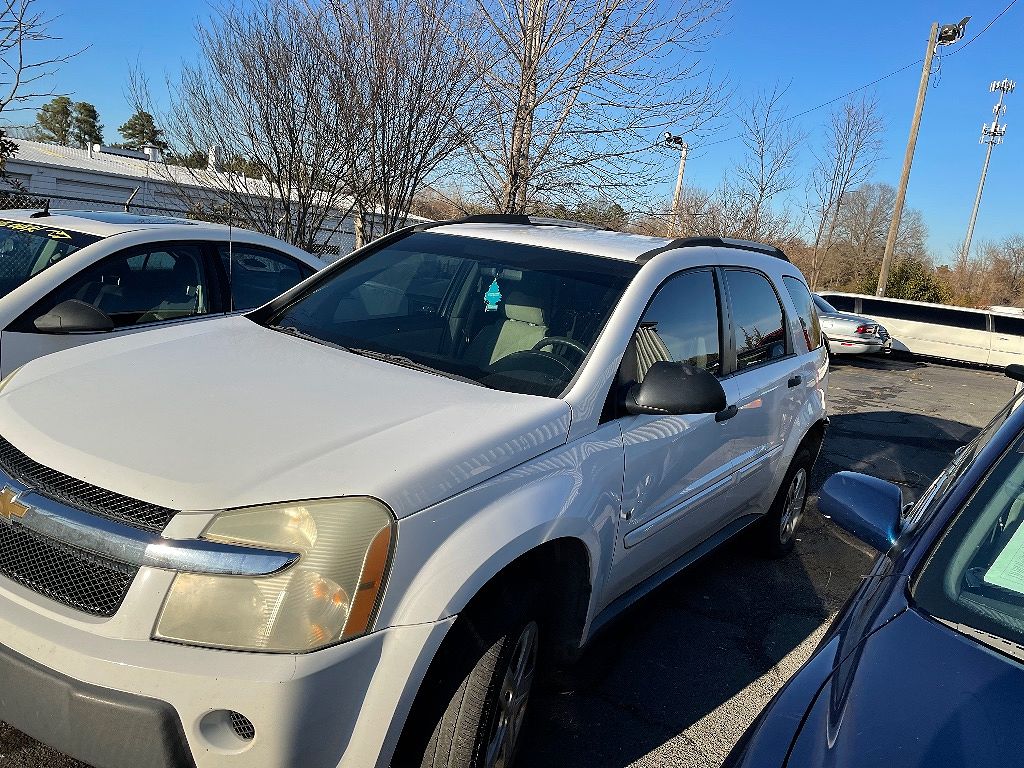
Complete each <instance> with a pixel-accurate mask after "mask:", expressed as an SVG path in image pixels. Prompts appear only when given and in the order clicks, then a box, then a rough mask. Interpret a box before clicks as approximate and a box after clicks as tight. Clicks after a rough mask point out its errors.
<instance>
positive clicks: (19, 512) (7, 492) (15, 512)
mask: <svg viewBox="0 0 1024 768" xmlns="http://www.w3.org/2000/svg"><path fill="white" fill-rule="evenodd" d="M27 512H28V507H26V506H25V505H24V504H22V503H21V502H20V501H18V492H17V491H15V490H14V489H13V488H11V486H9V485H5V486H4V488H3V490H2V491H0V517H2V518H4V519H6V520H13V519H14V518H18V519H19V520H20V519H21V518H23V517H24V516H25V513H27Z"/></svg>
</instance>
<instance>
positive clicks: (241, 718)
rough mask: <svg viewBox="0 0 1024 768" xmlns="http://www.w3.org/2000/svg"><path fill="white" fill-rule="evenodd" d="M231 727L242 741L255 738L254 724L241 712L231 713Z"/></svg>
mask: <svg viewBox="0 0 1024 768" xmlns="http://www.w3.org/2000/svg"><path fill="white" fill-rule="evenodd" d="M231 729H232V730H233V731H234V732H235V735H236V736H238V738H240V739H241V740H242V741H252V740H253V739H254V738H256V726H255V725H253V724H252V720H250V719H249V718H248V717H246V716H245V715H243V714H242V713H241V712H232V713H231Z"/></svg>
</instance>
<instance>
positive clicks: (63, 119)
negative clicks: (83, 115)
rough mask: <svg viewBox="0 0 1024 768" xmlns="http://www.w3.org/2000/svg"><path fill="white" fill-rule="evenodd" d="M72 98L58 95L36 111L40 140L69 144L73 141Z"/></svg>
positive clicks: (37, 131) (37, 133) (37, 130)
mask: <svg viewBox="0 0 1024 768" xmlns="http://www.w3.org/2000/svg"><path fill="white" fill-rule="evenodd" d="M71 111H72V109H71V99H69V98H68V97H67V96H57V97H55V98H54V99H52V100H51V101H48V102H47V103H46V104H43V106H42V108H41V109H40V110H39V111H38V112H36V135H37V136H38V137H39V140H40V141H51V142H54V143H55V144H63V145H64V146H67V145H68V144H70V143H71Z"/></svg>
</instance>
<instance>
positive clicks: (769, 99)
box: [723, 86, 806, 240]
mask: <svg viewBox="0 0 1024 768" xmlns="http://www.w3.org/2000/svg"><path fill="white" fill-rule="evenodd" d="M783 96H785V89H780V88H779V87H778V86H776V87H775V88H774V89H773V90H772V91H771V92H770V93H759V94H758V95H757V96H756V97H755V98H754V99H753V100H752V101H751V102H750V103H749V104H748V105H747V109H746V111H745V112H743V113H742V114H741V115H740V116H739V122H740V125H741V126H742V129H743V130H742V134H741V136H742V140H743V144H744V145H745V147H746V152H745V154H744V157H743V159H742V160H741V161H740V162H739V163H737V164H736V166H735V167H734V168H733V171H732V174H731V179H730V180H729V181H728V182H727V183H726V184H725V185H723V193H724V194H723V197H725V198H733V199H734V200H735V202H736V203H738V207H740V208H741V209H742V210H741V211H740V212H739V213H740V217H739V218H737V219H734V221H735V222H736V224H735V225H734V227H732V228H735V230H736V231H735V234H734V236H737V237H743V238H746V239H749V240H772V239H775V240H778V239H783V238H784V237H785V235H787V234H788V232H787V231H786V230H788V229H789V228H790V221H789V216H788V214H787V213H785V212H783V214H782V215H780V213H779V212H777V211H773V210H772V201H773V200H775V199H776V198H777V197H778V196H779V195H781V194H782V193H784V192H787V191H789V190H790V189H792V188H793V187H794V186H796V183H797V176H796V171H795V166H796V161H797V155H798V150H799V148H800V145H801V144H802V143H803V141H804V140H805V139H806V134H804V133H803V132H802V131H801V130H800V129H799V128H797V127H796V126H795V125H794V124H793V123H792V122H791V121H789V120H787V119H786V114H785V108H784V106H783V105H782V98H783Z"/></svg>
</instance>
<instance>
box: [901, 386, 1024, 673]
mask: <svg viewBox="0 0 1024 768" xmlns="http://www.w3.org/2000/svg"><path fill="white" fill-rule="evenodd" d="M1014 404H1016V403H1014ZM1006 414H1007V411H1004V413H1003V414H1000V417H1002V419H1000V417H997V420H1005V418H1006ZM988 431H994V430H986V432H988ZM984 436H985V433H983V434H982V435H980V436H979V437H984ZM972 445H973V444H972ZM972 452H973V451H972ZM912 591H913V597H914V600H915V602H916V604H917V606H918V607H919V608H921V609H922V610H924V611H925V612H926V613H928V614H930V615H932V616H934V617H935V618H937V619H940V620H942V621H943V622H944V623H946V624H949V625H951V626H954V627H955V628H957V629H960V630H962V631H966V633H967V634H970V635H971V636H972V637H974V638H975V639H978V640H981V641H982V642H986V643H987V644H990V645H991V644H992V643H989V642H988V639H989V638H991V639H993V640H998V639H1001V640H1005V641H1008V642H1009V643H1012V644H1013V645H1014V646H1016V647H1017V650H1016V651H1015V652H1014V655H1017V656H1019V655H1020V650H1019V649H1020V648H1021V647H1024V435H1021V436H1020V437H1018V438H1017V440H1016V441H1015V442H1014V443H1013V444H1012V445H1011V447H1010V449H1009V450H1007V451H1006V453H1005V454H1004V455H1003V456H1002V457H1001V458H1000V459H999V460H998V461H997V462H996V463H995V465H994V466H993V467H992V469H991V470H990V471H989V474H988V476H987V477H986V478H985V479H984V480H983V481H982V482H981V484H980V485H979V486H978V488H977V490H976V491H975V492H974V495H973V496H972V497H971V498H970V500H969V501H968V502H967V504H966V505H965V506H964V507H963V509H962V510H961V511H960V512H959V513H957V515H956V516H955V517H954V518H953V520H952V522H951V523H950V525H949V526H948V527H947V528H946V531H945V532H944V533H943V535H942V536H941V538H940V539H939V541H938V544H937V545H936V546H935V548H934V550H933V552H932V553H931V555H930V556H929V557H928V558H927V560H926V561H925V565H924V567H923V568H922V569H921V571H920V572H919V573H918V575H917V578H916V580H915V583H914V586H913V590H912ZM995 647H997V648H999V647H1000V646H999V644H998V643H997V644H995ZM1004 650H1006V649H1005V648H1004Z"/></svg>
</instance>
